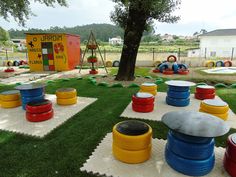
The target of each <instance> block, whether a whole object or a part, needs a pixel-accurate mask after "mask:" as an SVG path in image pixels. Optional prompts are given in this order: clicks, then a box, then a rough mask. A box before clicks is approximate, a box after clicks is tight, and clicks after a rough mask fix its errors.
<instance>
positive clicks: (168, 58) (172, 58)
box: [167, 55, 177, 63]
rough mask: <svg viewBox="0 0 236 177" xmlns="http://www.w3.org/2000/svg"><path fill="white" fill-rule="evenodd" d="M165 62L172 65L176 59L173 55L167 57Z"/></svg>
mask: <svg viewBox="0 0 236 177" xmlns="http://www.w3.org/2000/svg"><path fill="white" fill-rule="evenodd" d="M167 61H168V62H172V63H173V62H176V61H177V58H176V56H174V55H170V56H168V57H167Z"/></svg>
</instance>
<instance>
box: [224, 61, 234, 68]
mask: <svg viewBox="0 0 236 177" xmlns="http://www.w3.org/2000/svg"><path fill="white" fill-rule="evenodd" d="M224 66H225V67H231V66H232V62H231V61H229V60H226V61H224Z"/></svg>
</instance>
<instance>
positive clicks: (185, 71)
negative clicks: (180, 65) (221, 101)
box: [178, 69, 189, 75]
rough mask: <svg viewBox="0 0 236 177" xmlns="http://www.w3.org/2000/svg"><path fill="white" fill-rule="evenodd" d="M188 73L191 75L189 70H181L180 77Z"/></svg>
mask: <svg viewBox="0 0 236 177" xmlns="http://www.w3.org/2000/svg"><path fill="white" fill-rule="evenodd" d="M188 73H189V70H188V69H186V70H182V69H179V70H178V74H180V75H187V74H188Z"/></svg>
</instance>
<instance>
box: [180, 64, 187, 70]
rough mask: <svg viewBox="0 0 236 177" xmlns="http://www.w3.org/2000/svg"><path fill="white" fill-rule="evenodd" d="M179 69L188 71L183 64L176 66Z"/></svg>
mask: <svg viewBox="0 0 236 177" xmlns="http://www.w3.org/2000/svg"><path fill="white" fill-rule="evenodd" d="M178 67H179V69H185V70H186V69H188V67H187V65H185V64H178Z"/></svg>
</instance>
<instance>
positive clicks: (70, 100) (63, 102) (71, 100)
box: [57, 97, 77, 106]
mask: <svg viewBox="0 0 236 177" xmlns="http://www.w3.org/2000/svg"><path fill="white" fill-rule="evenodd" d="M76 103H77V97H74V98H67V99H61V98H57V104H59V105H63V106H66V105H72V104H76Z"/></svg>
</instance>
